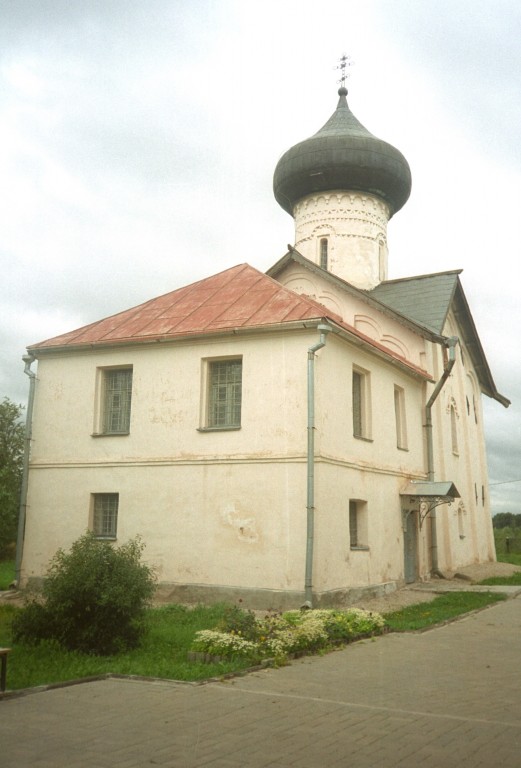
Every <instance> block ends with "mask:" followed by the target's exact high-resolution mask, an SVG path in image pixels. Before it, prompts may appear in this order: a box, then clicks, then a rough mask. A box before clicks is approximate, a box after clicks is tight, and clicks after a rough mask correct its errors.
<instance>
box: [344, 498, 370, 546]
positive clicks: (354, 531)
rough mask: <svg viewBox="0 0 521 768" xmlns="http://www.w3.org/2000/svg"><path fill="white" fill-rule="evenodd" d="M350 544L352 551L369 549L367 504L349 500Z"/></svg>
mask: <svg viewBox="0 0 521 768" xmlns="http://www.w3.org/2000/svg"><path fill="white" fill-rule="evenodd" d="M349 543H350V547H351V549H369V547H368V545H367V503H366V502H365V501H360V500H358V499H350V500H349Z"/></svg>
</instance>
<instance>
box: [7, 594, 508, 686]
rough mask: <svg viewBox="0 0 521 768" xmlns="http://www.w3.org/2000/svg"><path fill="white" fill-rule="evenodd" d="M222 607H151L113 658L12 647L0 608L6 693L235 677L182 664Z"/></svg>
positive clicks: (453, 599)
mask: <svg viewBox="0 0 521 768" xmlns="http://www.w3.org/2000/svg"><path fill="white" fill-rule="evenodd" d="M502 599H504V596H503V595H497V594H491V593H487V592H485V593H483V592H481V593H475V592H474V593H473V592H450V593H447V594H446V595H440V596H439V597H437V598H435V599H434V600H433V601H432V602H430V603H420V604H417V605H412V606H409V607H408V608H404V609H403V610H401V611H396V612H394V613H390V614H387V615H386V616H385V619H386V622H387V624H388V626H389V627H390V629H391V630H392V631H407V630H415V629H423V628H426V627H432V626H434V625H435V624H439V623H441V622H444V621H447V620H448V619H451V618H454V617H455V616H459V615H461V614H464V613H468V612H469V611H473V610H476V609H478V608H483V607H485V606H487V605H490V604H492V603H494V602H496V601H498V600H502ZM226 607H227V606H224V605H218V606H210V607H204V606H199V607H196V608H193V609H188V608H186V607H184V606H179V605H169V606H165V607H162V608H152V609H150V610H149V611H148V612H147V621H148V632H147V634H146V636H145V639H144V641H143V644H142V645H141V647H140V648H137V649H135V650H134V651H131V652H128V653H123V654H119V655H117V656H105V657H101V656H89V655H87V654H83V653H77V652H70V651H65V650H63V649H62V648H61V647H60V646H59V645H57V644H56V643H51V642H44V643H40V644H39V645H35V646H31V645H28V644H26V643H13V642H12V637H11V622H12V619H13V616H14V615H15V612H16V611H17V610H20V609H19V608H15V607H14V606H12V605H0V646H7V647H11V648H12V649H13V650H12V652H11V654H10V656H9V661H8V673H7V688H8V689H9V690H16V689H20V688H30V687H34V686H37V685H48V684H50V683H57V682H64V681H67V680H75V679H80V678H85V677H91V676H95V675H102V674H106V673H109V672H110V673H113V674H123V675H140V676H145V677H158V678H165V679H172V680H191V681H196V680H204V679H207V678H209V677H218V676H221V675H224V674H226V673H229V672H239V671H240V670H242V669H245V668H247V667H248V666H250V662H248V660H246V659H242V660H234V661H229V662H220V663H216V664H206V663H197V662H189V661H188V651H189V650H190V647H191V645H192V641H193V638H194V635H195V633H196V632H197V631H198V630H200V629H211V628H213V627H215V626H216V624H217V623H218V622H219V620H220V619H221V618H222V616H223V614H224V611H225V610H226Z"/></svg>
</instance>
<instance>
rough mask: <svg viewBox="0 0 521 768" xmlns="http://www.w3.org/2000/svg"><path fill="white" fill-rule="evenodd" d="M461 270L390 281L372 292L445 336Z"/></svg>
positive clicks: (380, 299) (390, 305)
mask: <svg viewBox="0 0 521 768" xmlns="http://www.w3.org/2000/svg"><path fill="white" fill-rule="evenodd" d="M460 273H461V270H460V269H456V270H453V271H451V272H439V273H437V274H433V275H420V276H418V277H407V278H404V279H402V280H387V281H385V282H384V283H380V285H377V286H376V288H373V290H372V291H368V293H369V294H370V295H371V296H373V297H374V298H375V299H378V301H381V302H382V303H383V304H387V306H388V307H390V308H391V309H394V310H395V311H396V312H400V314H402V315H405V316H406V317H409V318H410V319H411V320H415V321H416V322H417V323H420V325H424V326H425V327H426V328H429V330H431V331H433V332H434V333H438V334H442V333H443V328H444V326H445V321H446V319H447V313H448V311H449V308H450V306H451V303H452V299H453V297H454V294H455V292H456V288H457V285H458V275H459V274H460Z"/></svg>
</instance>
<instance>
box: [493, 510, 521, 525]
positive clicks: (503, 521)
mask: <svg viewBox="0 0 521 768" xmlns="http://www.w3.org/2000/svg"><path fill="white" fill-rule="evenodd" d="M492 525H493V526H494V528H521V515H514V513H513V512H499V513H498V514H497V515H494V517H493V518H492Z"/></svg>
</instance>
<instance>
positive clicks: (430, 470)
mask: <svg viewBox="0 0 521 768" xmlns="http://www.w3.org/2000/svg"><path fill="white" fill-rule="evenodd" d="M458 343H459V339H458V337H457V336H451V337H450V338H448V339H445V347H447V348H448V350H449V356H448V359H447V360H446V361H445V365H444V368H443V373H442V375H441V378H440V380H439V381H438V383H437V384H436V386H435V387H434V390H433V392H432V394H431V396H430V397H429V399H428V401H427V404H426V406H425V430H426V436H427V480H428V481H429V482H431V483H432V482H434V444H433V435H432V406H433V405H434V402H435V400H436V398H437V397H438V395H439V394H440V392H441V390H442V389H443V387H444V385H445V382H446V381H447V379H448V378H449V376H450V374H451V371H452V369H453V368H454V363H455V362H456V344H458ZM431 539H432V542H431V562H432V572H433V573H434V574H436V575H437V576H441V575H442V574H441V573H440V570H439V566H438V535H437V529H436V509H433V510H432V511H431Z"/></svg>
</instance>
